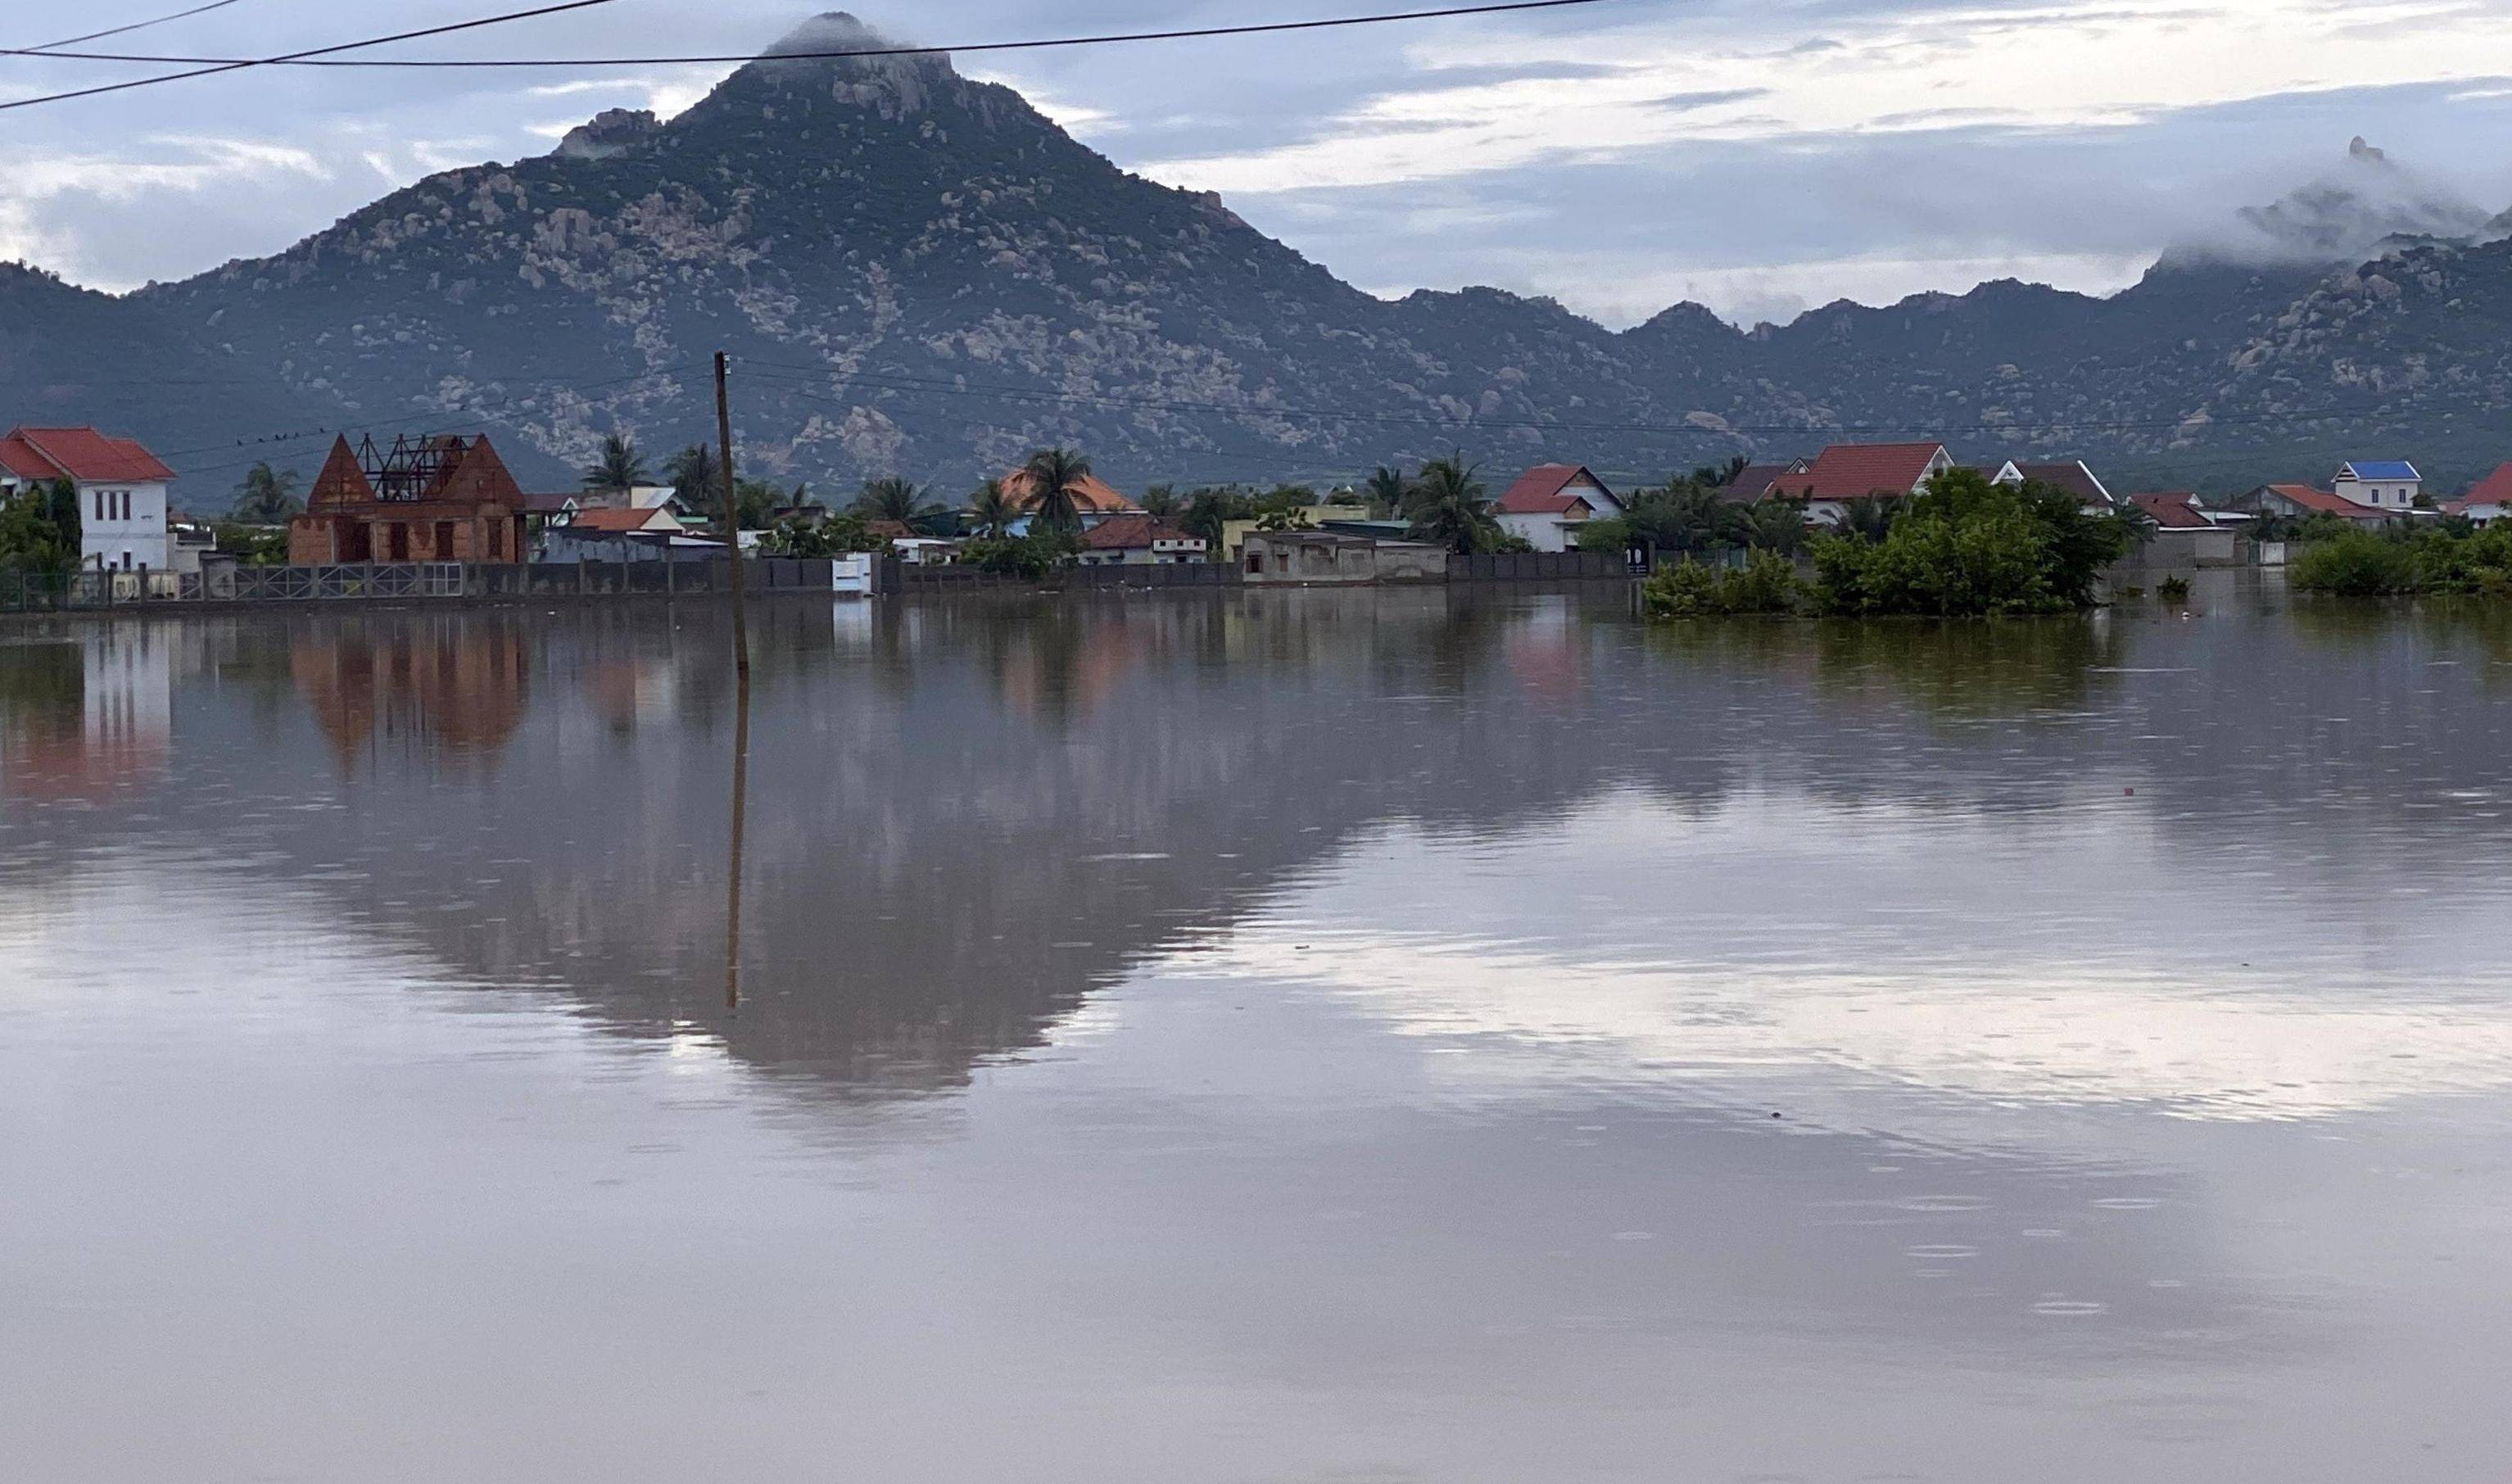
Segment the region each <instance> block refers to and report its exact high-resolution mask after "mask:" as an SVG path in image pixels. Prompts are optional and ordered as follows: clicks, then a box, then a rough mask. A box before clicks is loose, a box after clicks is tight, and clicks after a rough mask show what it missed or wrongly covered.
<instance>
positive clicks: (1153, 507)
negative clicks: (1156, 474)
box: [1143, 485, 1178, 521]
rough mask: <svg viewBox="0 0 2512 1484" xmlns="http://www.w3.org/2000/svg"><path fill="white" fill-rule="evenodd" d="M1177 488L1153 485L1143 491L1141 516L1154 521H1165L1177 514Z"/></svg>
mask: <svg viewBox="0 0 2512 1484" xmlns="http://www.w3.org/2000/svg"><path fill="white" fill-rule="evenodd" d="M1177 510H1178V497H1177V486H1175V485H1154V486H1153V487H1151V488H1149V489H1146V490H1144V491H1143V514H1145V515H1147V516H1150V517H1151V518H1152V519H1153V520H1155V521H1165V520H1167V519H1168V518H1169V517H1171V516H1173V515H1175V514H1177Z"/></svg>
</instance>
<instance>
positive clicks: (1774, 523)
mask: <svg viewBox="0 0 2512 1484" xmlns="http://www.w3.org/2000/svg"><path fill="white" fill-rule="evenodd" d="M1728 508H1729V509H1731V510H1735V511H1738V512H1740V515H1739V517H1738V525H1739V527H1740V528H1741V530H1742V532H1743V534H1744V537H1745V544H1746V545H1747V546H1749V547H1751V548H1752V549H1754V550H1755V551H1769V552H1777V553H1779V554H1780V555H1782V556H1784V557H1785V556H1792V555H1794V554H1795V553H1796V551H1797V549H1798V548H1800V547H1802V546H1804V545H1805V540H1806V518H1805V507H1804V506H1803V505H1801V504H1799V503H1797V502H1796V501H1794V500H1755V501H1754V502H1753V503H1751V504H1749V505H1730V506H1729V507H1728Z"/></svg>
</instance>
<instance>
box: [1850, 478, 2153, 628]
mask: <svg viewBox="0 0 2512 1484" xmlns="http://www.w3.org/2000/svg"><path fill="white" fill-rule="evenodd" d="M2129 540H2130V530H2129V527H2128V525H2127V523H2126V522H2124V521H2122V520H2121V519H2120V518H2119V517H2117V516H2099V515H2087V514H2085V513H2084V511H2083V510H2082V509H2080V508H2079V506H2078V504H2077V501H2076V498H2075V496H2073V495H2071V494H2068V493H2067V492H2066V491H2064V490H2060V489H2053V488H2048V487H2047V486H2041V485H2034V484H2026V485H2024V486H2022V487H2021V488H2016V487H2013V486H2006V485H1992V484H1990V483H1988V481H1987V480H1986V479H1985V478H1984V477H1982V475H1981V474H1980V473H1978V472H1977V471H1975V470H1970V469H1953V470H1948V471H1946V472H1945V473H1943V474H1941V475H1939V476H1938V477H1937V478H1936V479H1935V480H1934V481H1932V482H1931V483H1930V485H1929V487H1928V489H1927V491H1926V492H1925V493H1923V494H1918V495H1914V496H1912V497H1911V498H1910V499H1909V500H1908V501H1907V502H1905V506H1904V510H1903V512H1902V514H1901V515H1900V516H1899V517H1898V518H1897V519H1895V520H1894V521H1893V523H1892V527H1891V529H1890V530H1888V531H1887V532H1886V533H1885V535H1884V536H1883V538H1882V539H1881V540H1876V541H1871V542H1870V541H1868V540H1866V539H1864V538H1862V537H1860V536H1857V535H1841V534H1831V535H1823V536H1818V537H1816V538H1815V542H1814V565H1815V599H1816V602H1817V605H1819V606H1820V607H1822V608H1823V610H1824V611H1825V612H1830V613H1846V614H1855V615H1876V614H1889V613H1913V614H1929V615H1935V616H1940V617H1954V616H1968V615H1979V614H2008V613H2055V612H2065V611H2068V610H2070V609H2075V608H2083V607H2089V606H2091V605H2092V604H2093V601H2094V584H2095V580H2096V579H2097V578H2098V577H2099V576H2100V572H2101V569H2102V568H2103V567H2104V566H2108V565H2109V564H2111V563H2113V562H2116V561H2118V560H2119V558H2120V557H2121V556H2122V555H2123V554H2125V553H2126V551H2127V550H2128V544H2129Z"/></svg>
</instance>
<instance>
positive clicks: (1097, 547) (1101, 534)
mask: <svg viewBox="0 0 2512 1484" xmlns="http://www.w3.org/2000/svg"><path fill="white" fill-rule="evenodd" d="M1195 539H1197V538H1196V537H1195V536H1193V535H1191V534H1189V533H1188V532H1186V531H1184V530H1181V529H1179V528H1178V527H1175V526H1171V525H1170V524H1168V523H1167V522H1166V521H1159V520H1155V519H1153V518H1152V517H1150V516H1148V515H1144V514H1142V513H1140V512H1136V513H1135V514H1132V515H1119V516H1111V517H1109V518H1108V519H1107V520H1104V521H1102V522H1100V523H1099V524H1098V525H1096V526H1093V527H1090V528H1089V529H1088V530H1085V531H1083V532H1082V533H1081V544H1082V545H1083V546H1085V547H1088V548H1089V549H1090V550H1092V551H1132V550H1135V549H1137V548H1148V547H1150V546H1151V545H1152V543H1153V542H1155V541H1193V540H1195Z"/></svg>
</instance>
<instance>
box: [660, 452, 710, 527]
mask: <svg viewBox="0 0 2512 1484" xmlns="http://www.w3.org/2000/svg"><path fill="white" fill-rule="evenodd" d="M663 474H664V477H665V478H667V479H669V480H670V481H671V482H672V493H673V495H674V497H676V498H677V499H678V500H679V501H680V503H681V508H682V509H684V510H687V511H691V512H700V511H708V510H713V509H715V508H716V507H717V506H718V505H721V504H723V503H724V498H723V495H722V493H721V492H720V491H719V490H718V489H717V488H716V487H717V486H718V485H721V484H722V483H724V473H723V469H722V467H721V466H720V465H719V463H718V462H717V459H716V455H715V449H710V448H708V447H707V446H706V445H705V444H702V443H693V444H691V445H689V446H688V447H687V448H686V449H682V450H681V451H680V452H678V453H675V454H673V455H672V457H671V460H670V462H668V463H666V464H664V465H663Z"/></svg>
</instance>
